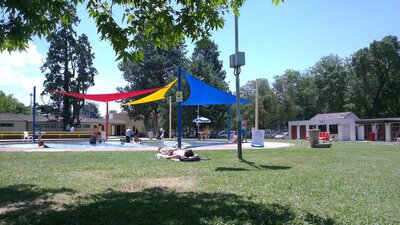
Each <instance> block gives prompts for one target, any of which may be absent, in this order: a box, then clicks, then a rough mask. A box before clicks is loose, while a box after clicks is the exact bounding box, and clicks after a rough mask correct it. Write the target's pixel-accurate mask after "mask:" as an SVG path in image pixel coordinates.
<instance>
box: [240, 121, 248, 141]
mask: <svg viewBox="0 0 400 225" xmlns="http://www.w3.org/2000/svg"><path fill="white" fill-rule="evenodd" d="M248 122H249V120H248V118H247V117H245V118H244V119H243V120H242V123H241V128H240V132H241V133H242V142H247V138H246V135H247V123H248Z"/></svg>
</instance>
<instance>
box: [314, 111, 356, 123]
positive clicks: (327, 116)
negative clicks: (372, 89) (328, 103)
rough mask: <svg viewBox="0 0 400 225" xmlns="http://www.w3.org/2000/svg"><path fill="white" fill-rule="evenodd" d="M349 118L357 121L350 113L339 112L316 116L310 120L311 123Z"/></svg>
mask: <svg viewBox="0 0 400 225" xmlns="http://www.w3.org/2000/svg"><path fill="white" fill-rule="evenodd" d="M351 117H353V118H356V119H358V117H357V116H356V115H355V114H354V113H352V112H339V113H324V114H317V115H315V116H314V117H313V118H311V119H310V120H312V121H321V120H339V119H350V118H351Z"/></svg>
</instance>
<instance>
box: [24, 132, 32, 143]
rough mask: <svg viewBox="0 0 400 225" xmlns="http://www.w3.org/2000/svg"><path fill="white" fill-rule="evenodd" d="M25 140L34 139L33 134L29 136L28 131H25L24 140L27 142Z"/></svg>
mask: <svg viewBox="0 0 400 225" xmlns="http://www.w3.org/2000/svg"><path fill="white" fill-rule="evenodd" d="M25 140H27V141H28V142H29V140H30V141H32V136H29V133H28V131H24V137H23V138H22V142H25Z"/></svg>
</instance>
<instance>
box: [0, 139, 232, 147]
mask: <svg viewBox="0 0 400 225" xmlns="http://www.w3.org/2000/svg"><path fill="white" fill-rule="evenodd" d="M45 144H46V145H47V146H49V147H50V148H53V149H82V148H90V149H96V148H97V149H107V148H109V149H115V148H123V149H132V148H138V149H140V148H149V147H176V146H177V142H176V141H164V142H163V143H161V142H157V141H148V142H147V141H144V142H143V144H136V143H124V144H121V142H119V141H109V142H107V143H97V144H94V145H92V144H89V143H88V142H74V141H72V142H51V141H46V142H45ZM221 144H226V142H221V141H220V142H218V141H215V142H211V141H185V142H182V147H183V148H185V147H200V146H209V145H221ZM0 148H18V149H31V148H37V143H13V144H0Z"/></svg>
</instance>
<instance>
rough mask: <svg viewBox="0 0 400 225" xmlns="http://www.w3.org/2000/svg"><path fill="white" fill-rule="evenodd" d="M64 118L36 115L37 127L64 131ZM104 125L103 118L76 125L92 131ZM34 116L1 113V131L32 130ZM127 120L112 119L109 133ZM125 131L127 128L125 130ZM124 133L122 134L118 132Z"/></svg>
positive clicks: (49, 130)
mask: <svg viewBox="0 0 400 225" xmlns="http://www.w3.org/2000/svg"><path fill="white" fill-rule="evenodd" d="M61 119H62V118H56V117H53V116H52V117H46V116H42V115H36V117H35V121H36V128H37V129H40V130H42V131H46V132H60V131H63V123H62V120H61ZM100 123H101V124H102V125H103V129H105V127H106V126H105V124H106V120H105V119H103V118H81V121H80V124H79V125H77V126H75V132H90V131H91V128H92V127H93V126H94V125H98V124H100ZM32 124H33V117H32V116H31V115H22V114H9V113H0V132H22V131H30V132H31V131H32ZM126 124H127V122H126V121H125V120H122V119H110V121H109V128H108V131H109V134H113V133H114V134H116V132H115V129H116V128H117V127H125V126H126ZM124 132H125V130H124ZM116 135H122V134H116Z"/></svg>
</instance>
